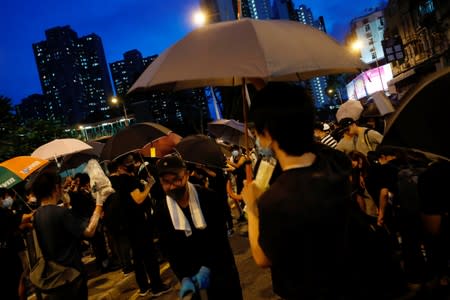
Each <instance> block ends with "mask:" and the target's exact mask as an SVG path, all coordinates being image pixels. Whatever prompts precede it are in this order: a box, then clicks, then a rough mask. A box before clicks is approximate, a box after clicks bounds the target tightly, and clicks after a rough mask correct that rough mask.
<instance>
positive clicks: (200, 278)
mask: <svg viewBox="0 0 450 300" xmlns="http://www.w3.org/2000/svg"><path fill="white" fill-rule="evenodd" d="M210 274H211V271H210V270H209V269H208V268H207V267H205V266H202V267H201V268H200V270H199V271H198V273H197V274H195V275H194V277H192V280H193V281H194V282H195V284H197V287H198V288H199V289H207V288H209V282H210V278H209V277H210Z"/></svg>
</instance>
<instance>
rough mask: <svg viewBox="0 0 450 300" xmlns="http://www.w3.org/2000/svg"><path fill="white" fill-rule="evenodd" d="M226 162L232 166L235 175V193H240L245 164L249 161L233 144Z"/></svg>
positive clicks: (242, 185)
mask: <svg viewBox="0 0 450 300" xmlns="http://www.w3.org/2000/svg"><path fill="white" fill-rule="evenodd" d="M228 163H229V164H230V165H231V166H232V167H233V168H234V170H233V171H232V173H233V175H234V176H235V177H236V193H237V194H240V193H241V191H242V188H243V187H244V179H245V164H246V163H250V161H249V160H248V159H247V157H246V156H245V155H244V154H243V153H242V151H241V148H240V147H239V146H237V145H233V147H232V148H231V157H230V160H229V162H228Z"/></svg>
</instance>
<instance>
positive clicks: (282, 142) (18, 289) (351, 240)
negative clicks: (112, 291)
mask: <svg viewBox="0 0 450 300" xmlns="http://www.w3.org/2000/svg"><path fill="white" fill-rule="evenodd" d="M275 99H276V101H275ZM250 118H251V120H252V122H253V127H254V128H253V132H254V135H255V137H256V143H255V144H256V146H255V149H249V150H248V151H246V150H247V149H245V147H242V146H239V145H234V146H233V147H232V149H231V155H230V157H228V158H226V159H227V167H226V168H223V169H221V168H210V167H205V166H204V165H197V164H193V163H189V162H185V161H184V160H183V159H182V157H180V156H179V155H178V154H176V153H174V154H171V155H168V156H165V157H162V158H159V159H149V160H147V161H146V160H145V159H143V158H142V156H140V155H139V154H135V153H131V154H126V155H123V156H120V157H119V158H118V159H116V160H114V161H111V162H108V163H107V165H105V166H100V164H99V163H98V161H96V160H90V161H89V162H88V164H87V166H86V168H85V171H84V172H83V173H79V174H76V175H75V176H73V177H72V176H70V177H67V178H64V180H62V178H61V177H60V175H59V172H58V170H56V169H50V168H49V169H44V170H42V171H41V172H39V173H38V174H37V175H36V176H33V178H32V179H31V180H30V183H29V184H27V189H26V191H24V193H25V194H26V195H27V197H26V200H20V199H17V194H16V193H15V192H13V190H7V189H0V202H1V207H0V252H1V255H0V260H1V261H2V268H1V270H2V271H1V272H2V274H3V275H5V276H3V277H2V278H5V279H6V280H7V281H5V282H4V283H5V285H2V295H6V298H5V299H26V294H27V293H26V277H27V274H28V273H29V269H30V266H32V265H33V263H32V262H30V261H29V260H30V259H28V261H27V256H26V255H24V253H25V252H26V250H27V246H28V244H29V238H28V239H27V238H26V232H27V231H28V230H30V229H31V228H34V230H35V232H36V235H37V240H38V242H39V245H40V247H41V250H42V253H43V256H44V257H45V258H46V259H48V260H53V261H56V262H58V263H60V264H62V265H64V266H67V267H72V268H75V269H76V270H78V271H79V272H80V274H81V275H80V276H79V277H77V278H76V280H73V281H71V282H70V283H68V284H66V285H64V286H63V288H60V289H57V290H55V291H52V292H48V293H47V294H46V295H45V297H47V298H48V299H87V298H88V288H87V279H88V277H87V272H86V269H85V266H84V264H83V262H82V257H83V254H84V252H83V245H89V246H90V247H91V248H92V253H93V255H94V256H95V258H96V260H95V261H96V264H97V267H98V269H99V270H102V271H108V270H111V269H115V268H121V269H122V271H123V274H124V276H127V275H128V274H130V273H131V272H134V273H135V278H136V283H137V285H138V287H139V291H138V293H139V296H146V295H149V294H150V293H151V294H152V295H153V296H154V297H157V296H159V295H162V294H164V293H167V292H168V291H170V290H171V289H172V288H173V287H171V286H170V285H166V284H165V283H164V282H163V280H162V278H161V274H160V264H161V262H162V261H167V262H168V263H169V265H170V268H171V269H172V271H173V274H174V276H175V277H176V279H177V280H178V281H179V283H180V290H179V291H178V294H179V297H180V298H183V297H184V296H186V295H189V294H192V295H194V297H195V296H196V297H199V299H200V297H201V295H203V294H206V295H207V298H208V299H243V292H242V285H241V282H240V278H239V272H238V269H237V266H236V262H235V259H234V255H233V251H232V248H231V245H230V241H229V236H230V235H231V234H233V230H234V226H235V223H236V222H248V239H249V244H250V248H251V253H252V256H253V258H254V261H255V262H256V264H257V265H258V266H261V267H263V268H270V270H271V275H272V286H273V291H274V293H275V294H277V295H278V296H279V297H281V298H282V299H395V298H396V297H399V296H401V295H405V294H407V293H410V292H413V293H421V292H422V293H426V292H429V291H431V290H433V289H427V288H430V287H433V288H440V289H446V288H447V289H448V259H449V241H448V239H449V236H450V235H449V231H448V229H449V228H448V224H449V223H448V210H449V205H448V200H447V199H446V198H448V197H445V196H442V195H445V191H444V189H445V187H446V184H445V180H446V178H448V175H449V174H450V170H449V168H450V167H449V162H448V161H447V160H444V159H435V158H430V157H427V156H425V155H420V154H419V153H418V152H415V151H406V150H401V149H399V148H392V147H386V146H380V144H381V142H382V139H383V135H382V133H380V132H379V131H377V130H376V129H375V128H371V127H370V126H368V125H365V124H362V123H361V122H360V120H354V119H352V118H342V119H341V120H339V122H337V124H336V127H335V128H333V125H332V124H328V123H327V122H326V120H317V117H316V115H315V108H314V105H313V102H312V99H311V97H310V95H309V94H308V93H307V92H306V91H305V90H304V89H303V88H302V87H300V86H297V85H291V84H287V83H269V84H267V85H266V86H265V87H264V88H262V89H261V90H259V91H258V92H257V95H256V98H255V99H254V100H253V101H252V106H251V110H250ZM286 120H296V123H295V124H296V125H295V130H294V129H293V127H292V123H291V122H286ZM267 158H271V159H272V161H276V165H275V166H273V168H270V174H269V175H267V176H268V177H269V178H268V179H270V180H268V182H269V183H268V184H267V185H263V186H262V185H261V181H258V180H255V179H256V178H257V177H258V175H260V176H261V178H262V177H264V174H261V173H262V172H267V171H268V170H269V168H267V164H264V160H265V159H267ZM248 166H250V167H251V168H252V171H253V174H254V175H253V177H251V178H249V177H248V172H246V168H247V167H248ZM263 166H264V167H263ZM258 172H259V174H258ZM267 176H266V177H267ZM231 179H233V180H231ZM228 181H230V182H234V184H232V185H231V186H232V188H233V191H232V192H233V193H234V194H235V195H238V196H239V197H234V198H233V199H232V200H233V201H231V202H230V191H229V190H228V189H227V184H228V183H227V182H228ZM230 203H231V205H230ZM19 206H20V207H19ZM231 206H234V207H236V208H237V209H238V215H237V216H233V215H232V212H231ZM234 219H236V220H234ZM24 237H25V239H24ZM24 240H25V242H24ZM37 292H38V293H41V292H42V291H39V290H37ZM41 294H45V293H44V292H42V293H41Z"/></svg>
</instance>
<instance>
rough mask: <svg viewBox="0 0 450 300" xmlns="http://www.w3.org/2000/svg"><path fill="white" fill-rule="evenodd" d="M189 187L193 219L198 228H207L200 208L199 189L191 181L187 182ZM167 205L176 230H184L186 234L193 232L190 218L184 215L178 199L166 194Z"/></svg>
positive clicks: (190, 208)
mask: <svg viewBox="0 0 450 300" xmlns="http://www.w3.org/2000/svg"><path fill="white" fill-rule="evenodd" d="M187 186H188V189H189V210H190V212H191V216H192V221H193V222H194V226H195V228H197V229H205V228H206V222H205V218H204V217H203V213H202V209H201V208H200V202H199V200H198V194H197V190H196V189H195V187H194V185H193V184H192V183H190V182H188V183H187ZM166 202H167V207H168V208H169V213H170V218H171V219H172V224H173V227H174V228H175V229H176V230H184V232H185V234H186V236H190V235H191V234H192V229H191V225H190V224H189V221H188V219H187V218H186V216H185V215H184V213H183V211H182V210H181V207H180V206H179V205H178V203H177V201H175V200H174V199H172V198H171V197H169V196H166Z"/></svg>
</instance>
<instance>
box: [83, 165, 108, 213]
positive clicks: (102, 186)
mask: <svg viewBox="0 0 450 300" xmlns="http://www.w3.org/2000/svg"><path fill="white" fill-rule="evenodd" d="M83 172H84V173H87V174H89V178H90V179H91V188H92V194H93V196H94V198H95V200H96V203H97V205H103V203H104V202H105V200H106V199H107V198H108V196H109V195H111V194H112V193H114V189H113V187H112V185H111V181H110V180H109V178H108V177H107V176H106V175H105V172H104V171H103V169H102V167H101V166H100V164H99V163H98V161H97V160H95V159H91V160H89V161H88V163H87V165H86V167H85V168H84V171H83Z"/></svg>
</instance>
